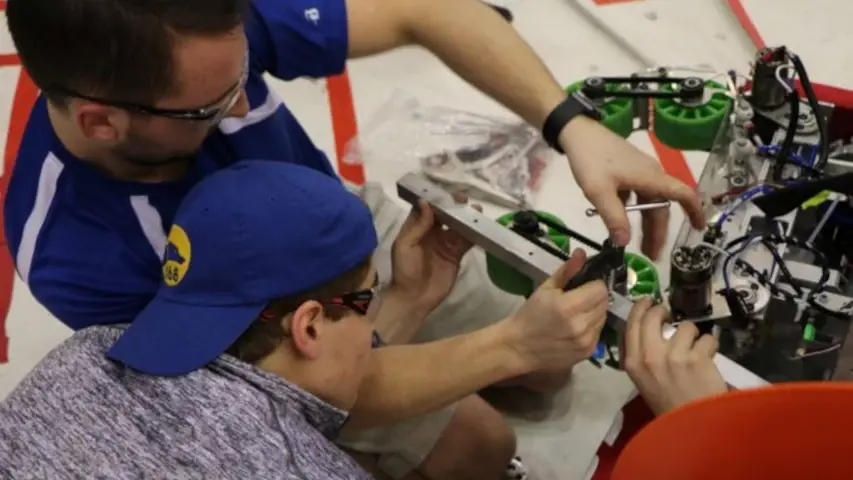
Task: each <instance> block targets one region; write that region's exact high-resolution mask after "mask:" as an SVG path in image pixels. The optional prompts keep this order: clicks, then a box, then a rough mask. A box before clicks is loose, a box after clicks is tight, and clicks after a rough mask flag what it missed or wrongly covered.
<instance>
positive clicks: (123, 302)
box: [30, 268, 151, 330]
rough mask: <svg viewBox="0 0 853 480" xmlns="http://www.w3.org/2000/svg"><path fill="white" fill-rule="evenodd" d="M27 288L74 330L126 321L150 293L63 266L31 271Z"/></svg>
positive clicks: (145, 303)
mask: <svg viewBox="0 0 853 480" xmlns="http://www.w3.org/2000/svg"><path fill="white" fill-rule="evenodd" d="M30 290H31V291H32V294H33V297H35V299H36V300H37V301H38V302H39V303H41V304H42V305H44V307H45V308H47V310H48V311H49V312H50V313H51V315H53V316H54V317H56V318H57V319H58V320H59V321H60V322H62V323H64V324H65V325H67V326H68V327H69V328H71V329H73V330H80V329H83V328H86V327H91V326H93V325H110V324H116V323H129V322H131V321H133V319H134V318H135V317H136V315H137V314H138V313H139V312H140V311H142V309H143V308H145V305H147V304H148V302H149V301H150V299H151V295H140V292H129V291H127V290H123V289H121V288H116V286H115V285H112V284H110V283H109V282H107V281H91V279H86V278H84V277H83V276H82V275H81V272H77V271H75V270H71V269H63V268H44V269H39V270H36V271H34V272H32V274H31V277H30Z"/></svg>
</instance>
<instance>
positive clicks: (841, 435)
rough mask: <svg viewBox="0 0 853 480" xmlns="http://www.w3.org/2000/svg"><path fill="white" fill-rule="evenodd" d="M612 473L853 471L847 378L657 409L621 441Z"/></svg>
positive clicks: (621, 478)
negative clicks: (658, 414)
mask: <svg viewBox="0 0 853 480" xmlns="http://www.w3.org/2000/svg"><path fill="white" fill-rule="evenodd" d="M611 478H612V480H765V479H766V480H771V479H772V480H778V479H785V480H788V479H790V480H827V479H843V480H851V479H853V384H848V383H831V382H825V383H818V382H814V383H791V384H784V385H777V386H773V387H768V388H762V389H758V390H746V391H738V392H731V393H727V394H725V395H721V396H718V397H715V398H709V399H705V400H701V401H698V402H695V403H692V404H689V405H687V406H685V407H682V408H680V409H677V410H675V411H672V412H670V413H668V414H665V415H663V416H661V417H659V418H657V419H655V420H654V421H652V422H651V423H650V424H649V425H648V426H646V427H645V428H644V429H643V430H641V431H640V432H639V433H638V434H637V435H636V436H635V437H634V438H633V439H632V440H631V441H630V442H629V443H628V445H626V446H625V449H624V450H623V451H622V454H621V455H620V456H619V459H618V460H617V462H616V467H615V469H614V471H613V475H612V477H611Z"/></svg>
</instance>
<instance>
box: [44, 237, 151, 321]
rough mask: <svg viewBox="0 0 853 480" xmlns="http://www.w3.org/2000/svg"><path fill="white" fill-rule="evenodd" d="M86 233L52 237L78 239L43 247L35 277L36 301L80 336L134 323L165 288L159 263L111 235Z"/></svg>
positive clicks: (52, 241)
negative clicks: (96, 328)
mask: <svg viewBox="0 0 853 480" xmlns="http://www.w3.org/2000/svg"><path fill="white" fill-rule="evenodd" d="M82 230H86V228H82V229H80V228H78V229H69V228H65V229H57V230H54V231H53V232H51V233H60V232H61V233H65V234H70V233H73V234H74V235H73V236H70V235H69V236H68V237H65V236H64V235H62V236H58V235H50V238H43V239H42V240H44V241H40V245H39V248H38V251H37V254H36V256H35V258H34V260H33V265H32V268H31V269H30V274H29V286H30V290H31V292H32V294H33V297H35V299H36V300H37V301H38V302H39V303H41V304H42V305H44V306H45V308H47V310H48V311H49V312H50V313H51V314H52V315H53V316H55V317H56V318H57V319H58V320H59V321H61V322H62V323H64V324H65V325H67V326H68V327H70V328H72V329H74V330H79V329H81V328H86V327H90V326H93V325H109V324H116V323H128V322H131V321H132V320H133V319H134V318H136V315H137V314H138V313H139V312H140V311H141V310H142V309H143V308H145V306H146V305H147V304H148V302H149V301H151V298H153V296H154V294H155V293H156V291H157V288H158V286H159V271H160V269H159V266H158V263H157V261H156V259H154V261H153V262H147V261H144V259H142V258H140V257H139V255H138V253H137V252H133V251H131V249H130V248H129V247H127V246H126V245H125V244H123V243H122V242H121V240H120V239H119V238H115V236H113V235H111V234H110V233H107V232H104V231H100V232H94V231H88V232H84V231H82ZM62 237H64V238H66V240H65V241H58V240H59V238H62ZM68 238H76V239H80V240H84V239H90V242H89V244H88V245H87V244H86V242H85V241H68V240H67V239H68ZM92 239H95V240H97V242H96V243H97V244H95V243H93V242H91V240H92ZM151 255H152V257H153V251H152V253H151Z"/></svg>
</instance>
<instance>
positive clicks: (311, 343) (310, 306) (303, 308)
mask: <svg viewBox="0 0 853 480" xmlns="http://www.w3.org/2000/svg"><path fill="white" fill-rule="evenodd" d="M324 318H325V310H324V308H323V305H322V304H320V303H319V302H316V301H314V300H309V301H307V302H305V303H303V304H302V305H300V306H299V307H298V308H297V309H296V310H295V311H294V312H293V314H292V315H291V316H290V319H289V321H290V331H291V337H292V339H293V346H294V347H295V348H296V350H297V352H299V354H300V355H302V356H303V357H305V358H307V359H309V360H316V359H317V358H318V357H319V356H320V355H321V354H322V345H321V342H320V340H321V338H322V335H323V326H324V323H325V322H324V321H323V320H324ZM283 321H288V320H287V319H285V320H283Z"/></svg>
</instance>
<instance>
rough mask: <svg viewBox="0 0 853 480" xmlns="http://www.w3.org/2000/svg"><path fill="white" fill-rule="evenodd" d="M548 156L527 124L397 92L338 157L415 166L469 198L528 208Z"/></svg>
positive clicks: (389, 168)
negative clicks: (419, 99) (431, 104)
mask: <svg viewBox="0 0 853 480" xmlns="http://www.w3.org/2000/svg"><path fill="white" fill-rule="evenodd" d="M550 157H551V149H550V148H548V146H547V145H546V144H545V142H544V141H543V140H542V138H541V136H540V135H539V132H538V131H536V130H535V129H533V128H531V127H529V126H528V125H526V124H522V123H519V122H511V121H506V120H502V119H498V118H493V117H489V116H484V115H479V114H475V113H470V112H465V111H461V110H456V109H452V108H446V107H436V106H425V105H422V104H421V103H420V102H418V101H417V100H416V99H414V98H413V97H411V96H408V95H405V94H404V93H402V92H396V93H395V94H393V95H392V97H391V99H390V100H389V101H388V102H387V103H386V104H385V105H384V106H383V107H382V108H380V109H379V110H378V111H377V112H376V113H375V114H374V115H373V118H372V119H371V120H370V121H369V122H367V123H366V124H365V125H364V126H363V127H362V129H361V133H360V134H359V137H358V138H357V139H356V140H355V142H354V143H353V144H351V145H350V148H349V149H348V152H347V155H346V156H345V159H346V160H347V161H351V162H363V163H364V164H365V166H366V167H367V168H368V170H369V172H378V171H380V170H381V171H384V172H394V171H395V170H398V169H404V170H405V172H410V171H413V170H419V171H421V172H422V174H424V175H425V176H426V177H428V178H430V179H431V180H433V181H435V182H436V183H440V184H444V185H447V186H449V187H450V188H451V189H453V190H456V191H465V192H466V193H467V194H468V196H469V197H471V198H472V199H477V200H481V201H487V202H490V203H494V204H497V205H501V206H504V207H507V208H524V207H528V206H530V205H532V203H533V199H534V197H535V194H536V193H537V192H538V190H539V186H540V183H541V180H542V178H543V176H544V175H543V174H544V171H545V168H546V167H547V165H548V163H549V162H550ZM400 167H402V168H400ZM405 172H403V173H405ZM394 173H400V172H394ZM372 175H373V174H372V173H371V176H372Z"/></svg>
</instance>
